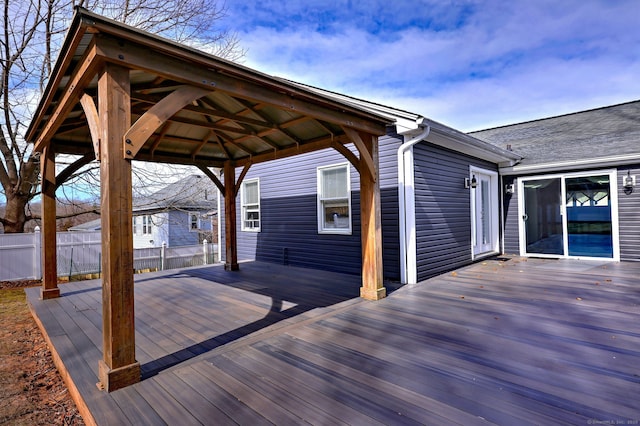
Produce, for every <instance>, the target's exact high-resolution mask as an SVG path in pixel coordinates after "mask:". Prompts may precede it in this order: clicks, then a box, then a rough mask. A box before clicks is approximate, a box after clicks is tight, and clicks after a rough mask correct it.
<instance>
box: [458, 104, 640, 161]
mask: <svg viewBox="0 0 640 426" xmlns="http://www.w3.org/2000/svg"><path fill="white" fill-rule="evenodd" d="M469 134H470V135H471V136H473V137H475V138H478V139H481V140H484V141H486V142H489V143H491V144H493V145H496V146H498V147H500V148H508V146H509V145H510V146H511V149H512V150H513V151H514V152H516V153H518V154H520V155H522V156H523V157H524V158H523V160H522V161H521V162H520V164H519V166H531V165H542V164H545V163H558V162H572V161H575V162H579V161H584V160H592V159H598V158H603V159H604V158H613V157H625V156H630V157H631V158H633V156H636V158H637V160H638V162H640V101H633V102H628V103H624V104H619V105H613V106H608V107H603V108H597V109H592V110H588V111H581V112H576V113H572V114H566V115H561V116H557V117H550V118H545V119H541V120H535V121H528V122H525V123H519V124H513V125H509V126H503V127H497V128H493V129H486V130H480V131H476V132H471V133H469Z"/></svg>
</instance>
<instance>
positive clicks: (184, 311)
mask: <svg viewBox="0 0 640 426" xmlns="http://www.w3.org/2000/svg"><path fill="white" fill-rule="evenodd" d="M638 277H640V263H630V262H621V263H620V262H595V261H576V260H550V259H521V258H517V257H515V258H511V259H510V260H508V261H495V260H487V261H484V262H479V263H476V264H474V265H471V266H468V267H465V268H460V269H458V270H456V271H453V272H449V273H446V274H443V275H441V276H438V277H435V278H432V279H430V280H427V281H424V282H422V283H419V284H416V285H409V286H404V287H401V288H399V289H397V290H395V291H393V292H390V293H391V294H390V296H389V297H387V298H386V299H383V300H381V301H377V302H367V301H363V300H362V299H359V298H358V294H359V287H360V282H359V277H357V276H349V275H342V274H335V273H330V272H326V271H315V270H308V269H301V268H295V267H288V266H279V265H273V264H266V263H260V262H252V263H245V264H242V265H241V271H240V272H237V273H236V272H227V271H224V269H223V268H222V267H220V266H213V267H211V266H209V267H201V268H192V269H185V270H179V271H168V272H159V273H150V274H145V275H138V276H136V283H135V297H136V300H135V309H136V356H137V359H138V361H139V362H140V363H141V368H142V372H143V380H142V381H141V382H140V383H138V384H135V385H133V386H130V387H128V388H125V389H121V390H118V391H116V392H113V393H111V394H108V393H105V392H103V391H100V390H98V388H97V387H96V385H95V384H96V382H97V380H98V379H97V365H98V360H99V359H100V358H101V327H102V324H101V315H102V310H101V305H100V303H101V294H100V290H101V286H100V282H99V281H87V282H78V283H70V284H65V285H63V286H61V293H62V297H61V298H59V299H52V300H47V301H43V300H40V299H39V297H38V296H39V289H28V290H27V296H28V300H29V303H30V306H31V308H32V312H33V313H34V315H35V316H36V317H37V318H38V319H39V321H40V322H41V323H43V325H44V327H45V331H46V333H47V336H48V338H49V340H50V341H51V342H52V344H53V346H54V350H55V351H56V352H57V353H58V354H59V356H60V357H61V358H62V360H63V362H64V366H65V369H66V370H67V371H68V373H69V375H70V376H71V379H72V380H73V382H74V385H75V386H76V387H77V388H78V390H79V393H80V394H81V396H82V398H83V401H84V404H86V406H87V407H88V409H89V410H90V412H91V415H92V416H93V418H94V419H95V421H96V422H97V423H98V424H100V425H109V424H119V425H120V424H122V425H126V424H131V425H138V424H185V425H189V424H212V423H213V424H257V425H259V424H279V425H280V424H301V423H307V424H349V425H374V424H464V425H472V424H523V425H525V424H587V423H588V422H589V421H591V422H592V423H594V422H596V421H603V422H605V421H607V422H611V421H613V422H620V423H619V424H623V423H624V424H626V423H627V422H629V421H631V422H633V421H637V420H639V419H640V408H639V407H640V370H639V367H638V366H639V365H640V329H639V328H638V324H639V323H640V280H639V279H638ZM389 284H390V287H391V288H394V289H395V288H396V287H399V286H398V285H397V284H394V283H389Z"/></svg>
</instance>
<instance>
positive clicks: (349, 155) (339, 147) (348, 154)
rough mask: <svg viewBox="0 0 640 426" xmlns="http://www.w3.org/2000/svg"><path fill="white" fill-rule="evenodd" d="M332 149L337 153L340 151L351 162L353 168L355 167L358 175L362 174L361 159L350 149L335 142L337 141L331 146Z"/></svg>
mask: <svg viewBox="0 0 640 426" xmlns="http://www.w3.org/2000/svg"><path fill="white" fill-rule="evenodd" d="M331 147H332V148H333V149H335V150H336V151H338V152H339V153H340V154H342V155H343V157H344V158H346V159H347V160H349V163H351V165H352V166H353V167H355V169H356V170H357V171H358V173H360V170H361V167H360V159H359V158H358V157H356V155H355V154H354V153H353V152H351V150H350V149H349V148H347V147H346V146H344V145H343V144H341V143H339V142H335V141H334V143H332V144H331Z"/></svg>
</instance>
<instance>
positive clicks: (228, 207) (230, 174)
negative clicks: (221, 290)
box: [224, 160, 240, 271]
mask: <svg viewBox="0 0 640 426" xmlns="http://www.w3.org/2000/svg"><path fill="white" fill-rule="evenodd" d="M236 195H237V191H236V169H235V167H234V166H233V164H232V162H231V161H230V160H227V161H225V163H224V215H225V221H224V236H225V239H224V241H225V261H224V269H226V270H227V271H237V270H238V269H240V267H239V266H238V244H237V243H238V237H237V229H236Z"/></svg>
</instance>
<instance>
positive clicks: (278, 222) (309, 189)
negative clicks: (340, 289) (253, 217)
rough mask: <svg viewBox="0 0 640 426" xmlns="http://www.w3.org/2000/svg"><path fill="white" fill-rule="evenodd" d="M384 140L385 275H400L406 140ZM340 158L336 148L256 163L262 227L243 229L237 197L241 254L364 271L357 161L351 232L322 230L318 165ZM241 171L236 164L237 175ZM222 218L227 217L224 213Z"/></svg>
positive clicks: (251, 175) (341, 160)
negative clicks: (401, 170)
mask: <svg viewBox="0 0 640 426" xmlns="http://www.w3.org/2000/svg"><path fill="white" fill-rule="evenodd" d="M379 143H380V156H379V157H380V187H381V204H382V216H383V219H382V240H383V265H384V275H385V277H386V278H388V279H399V277H400V269H399V264H400V260H399V257H400V255H399V251H400V247H399V238H398V221H399V219H398V191H397V160H396V151H397V148H398V147H399V146H400V143H401V142H400V139H399V138H398V137H396V136H393V135H392V136H385V137H381V138H380V141H379ZM352 149H353V148H352ZM340 163H347V160H346V159H345V158H344V157H343V156H342V155H341V154H340V153H338V152H337V151H335V150H333V149H327V150H322V151H318V152H312V153H308V154H303V155H299V156H295V157H290V158H285V159H280V160H275V161H270V162H267V163H261V164H256V165H254V166H252V167H251V169H250V170H249V173H247V176H246V178H245V179H251V178H259V179H260V214H261V230H260V232H247V231H242V230H241V226H240V225H241V215H242V212H241V207H240V199H239V197H238V200H237V204H236V206H237V211H238V215H237V221H236V226H237V229H238V260H240V261H242V260H260V261H267V262H275V263H288V264H290V265H295V266H302V267H308V268H316V269H325V270H331V271H336V272H343V273H351V274H360V273H361V265H362V252H361V243H360V196H359V189H360V184H359V175H358V172H357V171H356V170H355V169H354V168H353V167H351V172H350V173H351V213H352V230H353V232H352V234H351V235H332V234H318V223H317V201H316V197H317V176H316V174H317V168H318V167H319V166H325V165H331V164H340ZM239 173H240V170H237V171H236V176H237V175H239ZM220 219H221V220H224V215H223V214H221V216H220ZM223 226H224V225H223ZM222 229H224V227H223V228H222Z"/></svg>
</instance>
